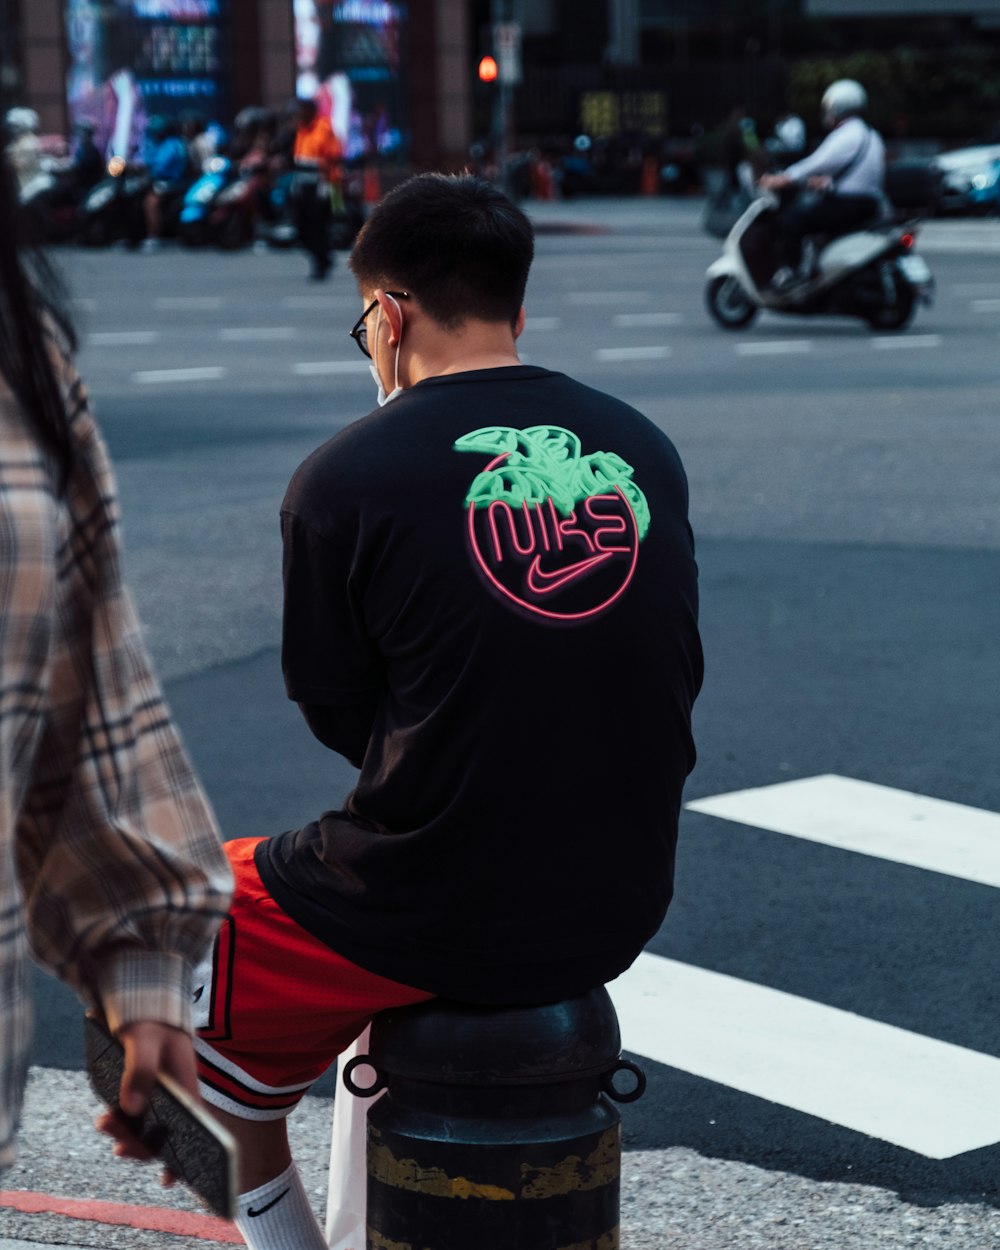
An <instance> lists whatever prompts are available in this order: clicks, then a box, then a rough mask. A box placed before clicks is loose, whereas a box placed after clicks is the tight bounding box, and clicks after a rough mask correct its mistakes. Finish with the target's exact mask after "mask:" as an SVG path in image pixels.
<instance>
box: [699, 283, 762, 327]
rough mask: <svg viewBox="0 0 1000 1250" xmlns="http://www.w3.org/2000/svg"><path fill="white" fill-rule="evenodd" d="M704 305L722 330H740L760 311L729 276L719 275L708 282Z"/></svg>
mask: <svg viewBox="0 0 1000 1250" xmlns="http://www.w3.org/2000/svg"><path fill="white" fill-rule="evenodd" d="M705 304H706V305H707V307H708V311H709V312H710V313H711V314H712V316H713V317H714V318H715V320H716V321H717V322H718V323H719V325H720V326H722V328H723V329H724V330H742V329H743V327H744V326H748V325H749V324H750V322H751V321H753V319H754V318H755V317H756V316H757V313H758V312H759V311H760V310H759V309H758V307H757V305H756V304H755V303H754V302H753V300H752V299H751V298H750V296H749V295H747V293H746V291H744V290H743V288H742V287H741V286H740V284H739V282H738V281H737V280H736V279H735V278H734V277H733V276H732V275H731V274H720V275H719V276H718V277H715V278H713V279H712V280H711V281H710V282H709V284H708V286H707V287H706V288H705Z"/></svg>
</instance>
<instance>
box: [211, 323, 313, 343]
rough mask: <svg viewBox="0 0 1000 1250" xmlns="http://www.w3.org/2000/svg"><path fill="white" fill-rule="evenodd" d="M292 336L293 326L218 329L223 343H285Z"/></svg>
mask: <svg viewBox="0 0 1000 1250" xmlns="http://www.w3.org/2000/svg"><path fill="white" fill-rule="evenodd" d="M294 337H295V327H294V326H238V327H237V328H235V329H232V330H220V331H219V338H220V339H222V341H223V343H287V342H289V341H290V340H291V339H293V338H294Z"/></svg>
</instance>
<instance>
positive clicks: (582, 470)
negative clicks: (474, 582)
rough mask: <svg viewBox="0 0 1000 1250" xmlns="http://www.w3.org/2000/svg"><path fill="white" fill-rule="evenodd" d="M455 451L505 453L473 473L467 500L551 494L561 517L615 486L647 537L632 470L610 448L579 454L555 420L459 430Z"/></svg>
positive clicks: (517, 501) (535, 498) (541, 499)
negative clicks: (500, 459)
mask: <svg viewBox="0 0 1000 1250" xmlns="http://www.w3.org/2000/svg"><path fill="white" fill-rule="evenodd" d="M455 450H456V451H474V452H481V453H485V454H487V455H491V456H493V457H496V456H503V457H504V460H503V463H502V464H498V465H496V466H495V467H494V468H488V469H484V470H483V471H482V473H480V474H479V475H478V476H477V477H476V479H475V480H474V481H473V483H472V485H471V486H470V487H469V493H468V495H467V496H466V499H465V502H466V504H467V505H468V504H472V505H474V506H475V507H477V508H488V507H489V505H490V504H491V503H494V502H495V501H496V500H502V501H503V502H505V503H507V504H510V505H511V507H520V506H521V505H522V504H528V505H529V506H530V505H532V504H543V503H545V501H546V500H547V499H551V500H552V502H553V503H554V504H555V506H556V508H557V509H558V510H559V511H560V512H561V513H562V514H563V515H564V516H569V514H570V513H571V512H572V511H573V509H574V508H575V507H576V505H577V504H578V503H582V502H583V501H584V500H585V499H588V498H589V497H590V496H591V495H607V494H611V493H612V492H613V491H615V490H616V489H617V490H620V491H621V493H622V494H623V495H624V496H625V498H626V499H627V500H628V503H629V506H630V507H631V509H632V511H633V513H634V514H635V520H636V526H637V528H638V532H639V538H640V539H642V538H645V536H646V533H647V531H648V529H649V521H650V512H649V504H648V503H647V502H646V496H645V495H644V494H643V493H642V491H641V490H640V489H639V487H638V486H636V484H635V483H634V482H633V481H632V476H633V474H634V472H635V470H634V469H633V468H632V466H631V465H630V464H629V463H628V462H627V461H625V460H623V459H622V458H621V456H619V455H616V453H615V452H610V451H593V452H590V453H589V454H588V455H582V454H581V449H580V440H579V439H578V438H577V436H576V435H575V434H574V433H572V431H570V430H565V429H563V428H562V427H561V426H558V425H535V426H531V427H530V428H529V429H527V430H515V429H512V428H511V427H510V426H505V425H494V426H486V427H484V428H483V429H481V430H473V431H472V432H471V433H470V434H464V435H463V436H462V437H461V438H460V439H458V441H457V442H456V443H455Z"/></svg>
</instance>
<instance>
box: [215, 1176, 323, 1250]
mask: <svg viewBox="0 0 1000 1250" xmlns="http://www.w3.org/2000/svg"><path fill="white" fill-rule="evenodd" d="M236 1227H237V1228H238V1229H239V1230H240V1232H241V1233H242V1234H243V1240H244V1241H245V1242H246V1243H247V1245H248V1246H249V1247H250V1250H328V1247H327V1244H326V1237H324V1235H323V1230H322V1229H321V1228H320V1226H319V1222H318V1220H317V1219H316V1216H315V1215H314V1214H313V1209H312V1207H311V1206H310V1205H309V1199H308V1197H307V1196H306V1189H305V1186H304V1185H303V1184H302V1177H301V1176H299V1170H298V1168H297V1167H296V1166H295V1164H294V1163H292V1164H290V1165H289V1166H288V1167H287V1168H286V1169H285V1171H284V1172H282V1173H281V1175H280V1176H276V1177H275V1178H274V1180H270V1181H268V1182H267V1184H265V1185H261V1186H260V1188H259V1189H251V1190H250V1192H249V1193H246V1194H240V1196H239V1197H238V1198H237V1199H236Z"/></svg>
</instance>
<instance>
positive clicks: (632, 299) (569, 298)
mask: <svg viewBox="0 0 1000 1250" xmlns="http://www.w3.org/2000/svg"><path fill="white" fill-rule="evenodd" d="M565 298H566V302H567V304H639V303H645V302H646V301H647V300H648V299H649V296H648V295H647V294H646V292H645V291H567V292H566V297H565Z"/></svg>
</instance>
